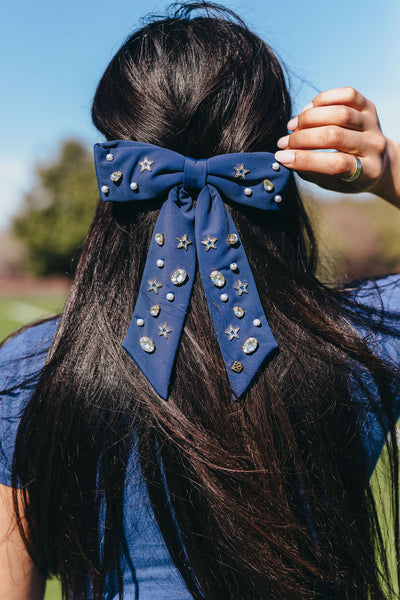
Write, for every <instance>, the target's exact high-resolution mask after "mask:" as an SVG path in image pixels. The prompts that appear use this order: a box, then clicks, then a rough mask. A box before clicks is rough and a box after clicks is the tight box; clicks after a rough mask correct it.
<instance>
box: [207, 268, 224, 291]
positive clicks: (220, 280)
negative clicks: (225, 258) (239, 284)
mask: <svg viewBox="0 0 400 600" xmlns="http://www.w3.org/2000/svg"><path fill="white" fill-rule="evenodd" d="M210 279H211V281H212V282H213V284H214V285H215V287H219V288H221V287H224V285H225V277H224V276H223V275H222V273H220V272H219V271H212V272H211V273H210Z"/></svg>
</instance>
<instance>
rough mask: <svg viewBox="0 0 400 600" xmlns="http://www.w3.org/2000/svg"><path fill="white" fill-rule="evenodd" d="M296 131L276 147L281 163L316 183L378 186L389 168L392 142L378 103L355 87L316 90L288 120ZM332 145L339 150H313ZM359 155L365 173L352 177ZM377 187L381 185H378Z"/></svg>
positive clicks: (359, 188) (342, 188)
mask: <svg viewBox="0 0 400 600" xmlns="http://www.w3.org/2000/svg"><path fill="white" fill-rule="evenodd" d="M288 129H289V130H292V131H293V133H292V134H290V135H287V136H285V137H282V138H280V140H279V141H278V147H279V148H282V150H284V151H279V152H277V153H276V155H275V157H276V160H278V161H279V162H280V163H282V164H283V165H285V166H286V167H289V168H291V169H294V170H295V171H296V172H297V173H298V174H299V175H300V177H302V178H303V179H306V180H307V181H312V182H313V183H316V184H317V185H319V186H321V187H324V188H327V189H329V190H334V191H337V192H344V193H348V192H351V193H355V192H365V191H370V192H373V193H378V194H380V192H379V189H378V188H379V182H380V180H381V179H382V177H383V175H384V171H385V169H387V168H389V165H388V163H389V159H388V142H389V140H387V139H386V138H385V136H384V135H383V133H382V131H381V128H380V124H379V119H378V115H377V113H376V109H375V106H374V104H373V103H372V102H370V101H369V100H367V99H366V98H365V97H364V96H363V95H362V94H360V92H357V91H356V90H354V89H353V88H351V87H343V88H337V89H333V90H328V91H325V92H322V93H321V94H318V96H316V97H315V98H314V100H313V101H312V102H311V103H310V104H308V105H307V106H305V107H304V109H303V111H302V112H301V113H300V114H299V115H298V116H296V117H294V118H293V119H292V120H291V121H289V123H288ZM317 149H320V150H322V149H334V150H337V152H315V151H314V150H317ZM355 155H356V156H358V157H359V159H360V160H361V166H362V171H361V175H360V176H359V177H358V179H356V180H355V181H354V182H351V183H350V182H344V181H342V179H341V178H343V177H349V176H351V175H352V174H353V173H354V171H355V168H356V161H355V159H354V156H355ZM376 190H378V191H376Z"/></svg>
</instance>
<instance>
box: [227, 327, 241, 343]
mask: <svg viewBox="0 0 400 600" xmlns="http://www.w3.org/2000/svg"><path fill="white" fill-rule="evenodd" d="M239 331H240V327H232V325H229V326H228V327H227V328H226V329H225V331H224V333H226V335H227V336H228V340H229V341H230V342H231V341H232V340H233V338H238V339H239Z"/></svg>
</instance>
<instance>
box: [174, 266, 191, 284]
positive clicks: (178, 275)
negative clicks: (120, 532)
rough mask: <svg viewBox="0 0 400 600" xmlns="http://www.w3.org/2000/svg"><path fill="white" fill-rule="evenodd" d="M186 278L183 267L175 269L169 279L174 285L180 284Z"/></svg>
mask: <svg viewBox="0 0 400 600" xmlns="http://www.w3.org/2000/svg"><path fill="white" fill-rule="evenodd" d="M186 279H187V273H186V271H185V269H177V270H176V271H174V272H173V273H172V275H171V281H172V283H173V284H174V285H182V283H185V281H186Z"/></svg>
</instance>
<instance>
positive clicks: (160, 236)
mask: <svg viewBox="0 0 400 600" xmlns="http://www.w3.org/2000/svg"><path fill="white" fill-rule="evenodd" d="M154 239H155V240H156V244H158V245H159V246H164V236H163V234H162V233H156V235H155V236H154Z"/></svg>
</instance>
